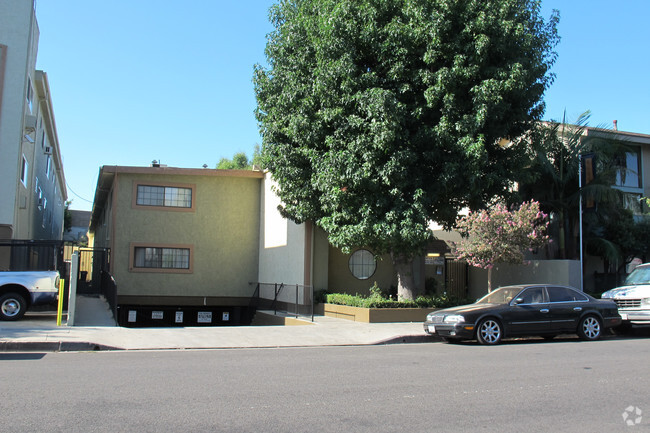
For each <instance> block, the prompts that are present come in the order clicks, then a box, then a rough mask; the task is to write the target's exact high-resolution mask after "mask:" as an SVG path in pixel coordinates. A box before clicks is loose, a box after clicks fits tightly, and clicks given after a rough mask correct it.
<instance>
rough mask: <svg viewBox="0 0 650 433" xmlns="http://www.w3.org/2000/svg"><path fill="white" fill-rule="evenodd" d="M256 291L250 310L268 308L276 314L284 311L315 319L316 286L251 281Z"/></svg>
mask: <svg viewBox="0 0 650 433" xmlns="http://www.w3.org/2000/svg"><path fill="white" fill-rule="evenodd" d="M251 284H255V285H256V286H255V291H254V293H253V296H252V297H251V303H250V305H249V307H250V308H249V310H251V311H256V310H268V311H273V313H274V314H278V313H284V314H290V315H295V316H296V317H298V316H305V317H309V318H310V320H311V321H312V322H313V321H314V288H313V286H304V285H300V284H284V283H251Z"/></svg>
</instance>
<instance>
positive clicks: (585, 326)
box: [578, 316, 603, 341]
mask: <svg viewBox="0 0 650 433" xmlns="http://www.w3.org/2000/svg"><path fill="white" fill-rule="evenodd" d="M602 329H603V327H602V324H601V323H600V320H599V319H598V317H596V316H585V317H583V318H582V319H581V320H580V324H579V325H578V336H579V337H580V338H581V339H583V340H587V341H593V340H598V339H599V338H600V336H601V334H602Z"/></svg>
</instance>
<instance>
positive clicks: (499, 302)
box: [424, 284, 621, 344]
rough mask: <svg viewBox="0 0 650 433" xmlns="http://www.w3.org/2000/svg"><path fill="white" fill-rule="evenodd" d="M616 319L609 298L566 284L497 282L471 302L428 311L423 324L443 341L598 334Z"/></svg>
mask: <svg viewBox="0 0 650 433" xmlns="http://www.w3.org/2000/svg"><path fill="white" fill-rule="evenodd" d="M620 323H621V316H620V315H619V314H618V310H617V308H616V304H615V303H614V301H612V300H609V299H594V298H592V297H591V296H589V295H587V294H585V293H583V292H580V291H578V290H575V289H572V288H570V287H564V286H556V285H550V284H531V285H518V286H506V287H501V288H499V289H496V290H494V291H493V292H491V293H489V294H487V295H486V296H484V297H483V298H481V299H479V300H478V301H476V302H475V303H474V304H470V305H463V306H460V307H454V308H447V309H445V310H439V311H434V312H433V313H429V314H428V315H427V320H426V321H425V322H424V330H425V332H426V333H427V334H431V335H434V334H435V335H439V336H440V337H442V338H444V339H445V340H447V341H454V340H473V339H477V340H478V341H479V343H481V344H498V343H500V342H501V340H502V339H503V338H507V337H521V336H536V335H538V336H542V337H545V338H548V339H551V338H553V337H555V336H556V335H559V334H578V336H579V337H580V338H581V339H583V340H597V339H598V338H600V336H601V335H602V333H603V331H604V330H605V329H608V328H612V327H615V326H618V325H620Z"/></svg>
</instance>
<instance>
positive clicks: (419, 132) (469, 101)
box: [253, 0, 558, 298]
mask: <svg viewBox="0 0 650 433" xmlns="http://www.w3.org/2000/svg"><path fill="white" fill-rule="evenodd" d="M270 19H271V21H272V24H273V26H274V30H273V31H272V32H271V33H270V34H269V35H268V42H267V46H266V56H267V60H268V66H266V67H265V66H260V65H257V66H256V68H255V74H254V78H253V80H254V84H255V92H256V95H257V101H258V108H257V111H256V115H257V119H258V121H259V124H260V128H261V133H262V137H263V149H262V155H263V160H264V163H265V166H266V168H267V169H269V170H270V171H271V173H272V175H273V178H274V179H275V180H276V181H277V183H278V190H277V193H278V194H279V196H280V198H281V199H282V201H283V207H282V209H281V210H282V212H283V213H284V215H285V216H287V217H289V218H291V219H292V220H294V221H296V222H304V221H307V220H312V221H314V222H315V223H316V224H317V225H318V226H320V227H322V228H323V229H324V230H325V231H326V232H327V234H328V236H329V240H330V242H331V243H332V244H333V245H334V246H336V247H339V248H342V249H343V250H344V251H345V250H349V249H350V248H353V247H355V246H365V247H368V248H370V249H372V250H373V252H374V253H375V254H383V253H390V254H391V257H392V260H393V264H394V266H395V269H396V272H397V275H398V294H399V295H400V296H402V297H405V298H412V297H413V295H414V294H415V293H414V292H415V285H414V281H413V276H412V258H413V257H414V255H416V254H418V253H419V252H421V251H422V249H423V247H424V246H425V245H426V242H427V241H428V240H429V238H430V232H429V230H428V225H429V223H430V221H431V220H435V221H437V222H440V223H443V224H444V225H445V226H447V227H451V226H452V225H453V224H454V221H455V220H456V216H457V213H458V211H459V210H460V209H461V208H463V207H465V206H469V207H472V208H476V207H482V206H483V205H484V204H485V203H486V202H487V201H488V200H489V199H490V198H492V197H493V196H495V195H500V194H503V193H505V191H507V189H508V187H509V182H510V180H511V179H512V178H513V173H514V172H515V171H516V170H517V169H520V168H521V156H522V154H523V152H522V150H523V149H522V145H521V144H520V143H518V142H514V141H512V142H508V144H507V145H504V143H505V142H507V140H503V139H505V138H508V137H517V136H520V135H521V134H522V133H523V132H524V131H526V130H527V129H528V128H529V127H530V125H531V122H532V121H533V120H535V119H538V118H539V117H540V116H541V114H542V113H543V108H544V105H543V102H542V95H543V93H544V90H545V89H546V88H547V87H548V86H549V85H550V83H551V81H552V74H550V73H549V68H550V66H551V65H552V64H553V62H554V60H555V57H556V54H555V52H554V51H553V49H554V46H555V44H556V43H557V42H558V36H557V30H556V25H557V21H558V16H557V14H554V15H552V16H551V17H550V20H549V21H548V22H545V21H544V20H543V19H542V17H541V16H540V5H539V2H538V1H533V0H490V1H487V0H453V1H452V0H280V1H279V3H278V4H276V5H274V6H273V7H272V8H271V11H270Z"/></svg>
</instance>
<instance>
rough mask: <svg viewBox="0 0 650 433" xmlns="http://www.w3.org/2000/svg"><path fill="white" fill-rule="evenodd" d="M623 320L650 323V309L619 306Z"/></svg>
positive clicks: (640, 323)
mask: <svg viewBox="0 0 650 433" xmlns="http://www.w3.org/2000/svg"><path fill="white" fill-rule="evenodd" d="M618 314H620V315H621V319H623V322H630V323H634V324H637V325H650V310H640V309H628V308H619V309H618Z"/></svg>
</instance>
